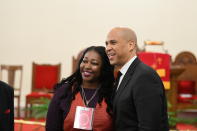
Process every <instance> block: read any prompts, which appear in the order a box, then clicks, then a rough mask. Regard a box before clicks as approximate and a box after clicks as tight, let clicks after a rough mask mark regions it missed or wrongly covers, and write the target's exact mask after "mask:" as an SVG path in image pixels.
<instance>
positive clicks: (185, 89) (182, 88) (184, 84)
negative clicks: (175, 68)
mask: <svg viewBox="0 0 197 131" xmlns="http://www.w3.org/2000/svg"><path fill="white" fill-rule="evenodd" d="M195 84H196V83H195V81H191V80H180V81H178V83H177V85H178V93H179V94H181V93H184V94H191V95H194V94H195Z"/></svg>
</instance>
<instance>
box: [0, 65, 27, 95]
mask: <svg viewBox="0 0 197 131" xmlns="http://www.w3.org/2000/svg"><path fill="white" fill-rule="evenodd" d="M0 68H1V69H0V79H1V80H2V81H4V82H7V83H8V84H9V85H10V86H12V87H13V88H14V91H15V96H16V95H17V96H18V95H19V96H20V94H21V88H22V77H23V66H22V65H1V67H0ZM16 92H17V93H16Z"/></svg>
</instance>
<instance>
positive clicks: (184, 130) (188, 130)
mask: <svg viewBox="0 0 197 131" xmlns="http://www.w3.org/2000/svg"><path fill="white" fill-rule="evenodd" d="M176 129H177V130H180V131H197V127H196V126H193V125H189V124H184V123H178V124H177V125H176Z"/></svg>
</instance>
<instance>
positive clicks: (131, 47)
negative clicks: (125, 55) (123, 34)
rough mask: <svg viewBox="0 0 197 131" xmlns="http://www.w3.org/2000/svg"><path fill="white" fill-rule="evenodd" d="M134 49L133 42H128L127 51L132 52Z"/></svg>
mask: <svg viewBox="0 0 197 131" xmlns="http://www.w3.org/2000/svg"><path fill="white" fill-rule="evenodd" d="M134 48H135V42H134V41H133V40H130V41H129V51H133V50H134Z"/></svg>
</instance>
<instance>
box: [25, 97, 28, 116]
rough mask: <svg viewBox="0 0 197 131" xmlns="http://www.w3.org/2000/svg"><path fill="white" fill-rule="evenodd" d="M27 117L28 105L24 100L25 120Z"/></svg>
mask: <svg viewBox="0 0 197 131" xmlns="http://www.w3.org/2000/svg"><path fill="white" fill-rule="evenodd" d="M27 115H28V103H27V100H26V103H25V118H27Z"/></svg>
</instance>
